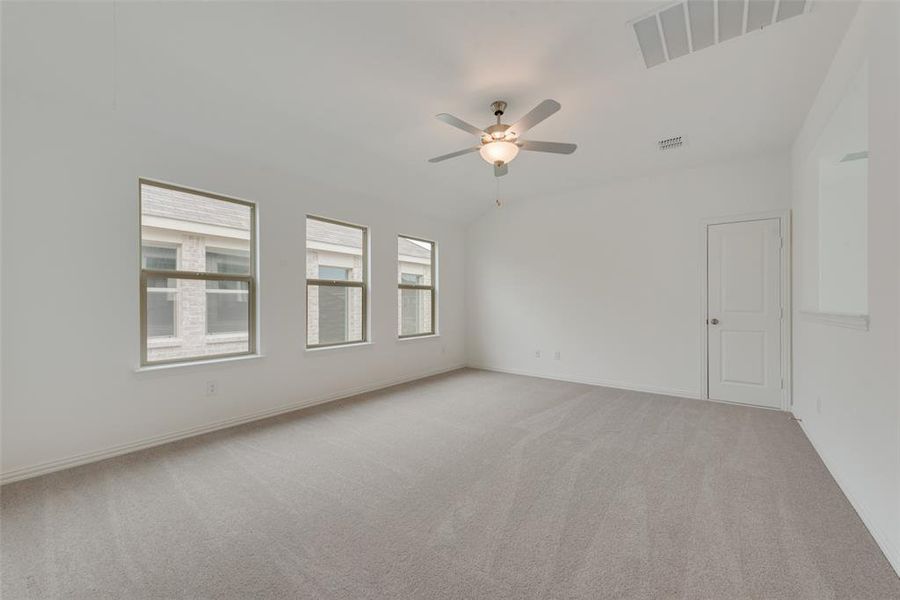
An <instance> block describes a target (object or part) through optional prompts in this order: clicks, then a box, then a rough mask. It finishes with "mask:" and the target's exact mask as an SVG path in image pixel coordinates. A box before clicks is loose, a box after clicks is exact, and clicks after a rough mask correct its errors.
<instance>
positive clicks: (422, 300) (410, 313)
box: [397, 289, 434, 335]
mask: <svg viewBox="0 0 900 600" xmlns="http://www.w3.org/2000/svg"><path fill="white" fill-rule="evenodd" d="M397 291H398V292H399V313H400V314H399V322H400V335H420V334H423V333H433V332H434V329H433V327H432V319H431V290H404V289H400V290H397Z"/></svg>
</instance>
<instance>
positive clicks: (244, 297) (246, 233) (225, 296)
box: [140, 180, 256, 365]
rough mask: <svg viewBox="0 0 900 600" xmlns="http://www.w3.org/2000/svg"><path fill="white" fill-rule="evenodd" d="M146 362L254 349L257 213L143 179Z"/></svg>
mask: <svg viewBox="0 0 900 600" xmlns="http://www.w3.org/2000/svg"><path fill="white" fill-rule="evenodd" d="M140 201H141V223H140V227H141V278H140V283H141V302H140V304H141V311H140V321H141V364H142V365H152V364H164V363H175V362H187V361H191V360H197V359H203V358H211V357H222V356H236V355H241V354H251V353H253V352H255V351H256V343H255V332H256V327H255V288H256V283H255V251H256V237H255V231H256V210H255V206H254V205H253V204H252V203H250V202H246V201H243V200H235V199H232V198H225V197H223V196H218V195H215V194H208V193H205V192H197V191H193V190H189V189H186V188H181V187H178V186H173V185H168V184H161V183H155V182H151V181H147V180H141V181H140Z"/></svg>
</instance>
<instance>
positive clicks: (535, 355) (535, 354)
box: [534, 350, 541, 358]
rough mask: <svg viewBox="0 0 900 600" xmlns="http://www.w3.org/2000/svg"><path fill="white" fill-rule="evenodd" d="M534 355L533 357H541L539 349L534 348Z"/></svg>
mask: <svg viewBox="0 0 900 600" xmlns="http://www.w3.org/2000/svg"><path fill="white" fill-rule="evenodd" d="M534 357H535V358H540V357H541V351H540V350H535V351H534Z"/></svg>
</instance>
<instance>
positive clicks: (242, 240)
mask: <svg viewBox="0 0 900 600" xmlns="http://www.w3.org/2000/svg"><path fill="white" fill-rule="evenodd" d="M252 210H253V209H252V207H251V206H249V205H246V204H242V203H239V202H230V201H228V200H219V199H217V198H210V197H209V196H204V195H201V194H194V193H191V192H187V191H182V190H171V189H169V188H165V187H160V186H157V185H153V184H150V183H142V184H141V241H142V243H143V244H142V245H143V257H142V258H143V260H142V262H143V264H144V267H145V268H148V269H175V268H177V269H178V270H180V271H193V272H205V271H207V270H209V271H212V270H214V268H218V267H219V262H218V261H217V260H213V261H212V262H210V260H209V259H208V253H207V248H215V251H214V253H216V254H218V255H220V256H222V257H223V258H222V260H223V261H224V262H225V266H224V268H226V269H229V270H227V271H221V270H219V271H215V272H219V273H236V274H240V275H249V274H250V238H251V233H252V232H251V231H250V227H251V212H252ZM156 246H172V247H178V246H180V247H181V256H180V262H179V264H178V265H177V267H176V266H175V264H174V263H172V262H171V261H172V257H171V256H169V255H166V256H160V254H159V251H160V250H162V248H157V247H156ZM151 248H152V250H151ZM241 256H243V257H246V259H245V260H241V259H240V257H241Z"/></svg>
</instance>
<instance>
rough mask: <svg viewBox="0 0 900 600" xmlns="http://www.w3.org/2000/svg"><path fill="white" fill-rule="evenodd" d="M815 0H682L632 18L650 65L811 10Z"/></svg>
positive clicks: (643, 52) (646, 59) (645, 57)
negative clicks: (634, 18)
mask: <svg viewBox="0 0 900 600" xmlns="http://www.w3.org/2000/svg"><path fill="white" fill-rule="evenodd" d="M811 4H812V0H682V1H681V2H677V3H675V4H669V5H666V6H664V7H663V8H662V9H660V10H657V11H655V12H654V13H652V14H650V15H648V16H644V17H641V18H639V19H637V20H636V21H632V22H631V23H630V25H631V26H632V27H633V28H634V34H635V36H636V37H637V42H638V46H640V48H641V54H642V55H643V56H644V64H645V65H647V68H648V69H649V68H650V67H655V66H656V65H659V64H662V63H664V62H668V61H670V60H675V59H676V58H679V57H681V56H684V55H685V54H690V53H691V52H696V51H697V50H702V49H703V48H708V47H709V46H713V45H715V44H718V43H719V42H724V41H725V40H730V39H732V38H736V37H740V36H742V35H744V34H746V33H748V32H751V31H755V30H757V29H763V28H764V27H768V26H769V25H772V24H773V23H778V22H780V21H784V20H785V19H790V18H791V17H796V16H797V15H801V14H803V13H805V12H809V9H810V5H811Z"/></svg>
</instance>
